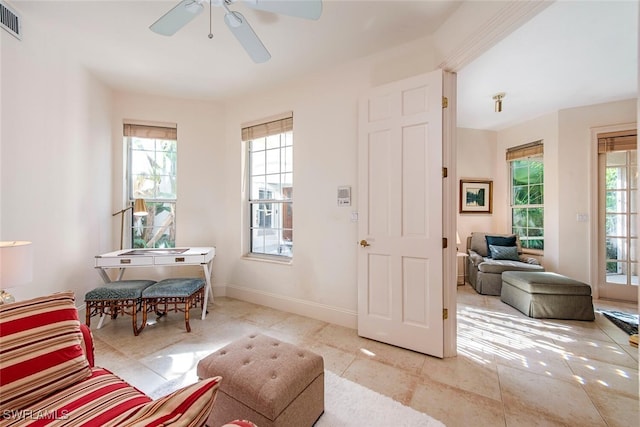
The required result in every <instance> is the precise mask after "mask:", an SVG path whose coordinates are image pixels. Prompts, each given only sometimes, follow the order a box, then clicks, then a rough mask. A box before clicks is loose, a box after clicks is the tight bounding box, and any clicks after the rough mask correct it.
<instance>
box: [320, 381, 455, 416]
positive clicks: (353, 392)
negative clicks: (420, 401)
mask: <svg viewBox="0 0 640 427" xmlns="http://www.w3.org/2000/svg"><path fill="white" fill-rule="evenodd" d="M363 425H366V426H367V427H389V426H393V427H401V426H406V427H423V426H424V427H443V426H444V424H442V423H441V422H440V421H438V420H436V419H434V418H431V417H430V416H428V415H427V414H424V413H422V412H419V411H416V410H415V409H413V408H410V407H408V406H404V405H402V404H401V403H399V402H396V401H395V400H393V399H391V398H389V397H387V396H383V395H382V394H379V393H376V392H375V391H372V390H369V389H368V388H366V387H363V386H361V385H360V384H356V383H354V382H352V381H349V380H346V379H344V378H341V377H339V376H337V375H336V374H334V373H332V372H330V371H324V414H323V415H322V416H321V417H320V419H319V420H318V422H317V423H316V424H315V427H350V426H363Z"/></svg>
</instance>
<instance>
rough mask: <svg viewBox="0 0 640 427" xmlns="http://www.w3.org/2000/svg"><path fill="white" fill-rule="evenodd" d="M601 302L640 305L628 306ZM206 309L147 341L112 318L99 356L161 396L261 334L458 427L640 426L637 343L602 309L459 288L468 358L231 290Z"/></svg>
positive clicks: (153, 332)
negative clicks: (548, 310)
mask: <svg viewBox="0 0 640 427" xmlns="http://www.w3.org/2000/svg"><path fill="white" fill-rule="evenodd" d="M595 305H596V310H597V309H599V308H610V309H618V310H624V311H628V312H636V313H637V307H636V306H635V305H630V304H622V303H612V302H605V301H596V303H595ZM199 316H200V310H199V309H195V310H193V312H192V321H191V328H192V332H191V333H186V331H185V329H184V318H183V317H182V314H181V313H170V314H169V315H168V316H166V317H164V318H162V319H160V320H159V321H158V322H157V323H155V324H153V325H150V326H148V327H147V328H146V329H145V330H144V331H143V332H142V333H141V334H140V335H139V336H137V337H135V336H134V335H133V333H132V331H131V322H130V319H129V318H126V319H125V318H119V319H116V320H115V321H107V322H105V325H104V326H103V327H102V328H101V329H99V330H96V329H94V330H93V333H94V337H95V344H96V364H98V365H99V366H104V367H106V368H108V369H110V370H112V371H113V372H114V373H116V374H118V375H120V376H122V377H123V378H124V379H126V380H127V381H129V382H130V383H131V384H133V385H134V386H136V387H138V388H139V389H141V390H142V391H144V392H146V393H148V394H149V395H151V396H152V397H160V396H162V395H164V394H166V393H168V392H170V391H172V390H173V389H175V388H178V387H179V386H182V385H186V384H190V383H192V382H194V381H196V374H195V367H196V364H197V362H198V360H200V359H201V358H203V357H205V356H206V355H207V354H209V353H211V352H213V351H214V350H216V349H218V348H220V347H222V346H224V345H226V344H228V343H229V342H231V341H232V340H234V339H235V338H236V337H238V336H241V335H244V334H248V333H250V332H255V331H258V332H262V333H265V334H268V335H271V336H274V337H276V338H278V339H281V340H283V341H287V342H291V343H294V344H298V345H302V346H305V347H307V348H309V349H311V350H313V351H316V352H317V353H319V354H321V355H322V356H323V357H324V360H325V368H326V369H329V370H331V371H332V372H334V373H336V374H338V375H341V376H343V377H345V378H347V379H349V380H351V381H355V382H357V383H360V384H362V385H363V386H365V387H368V388H370V389H372V390H375V391H377V392H379V393H382V394H385V395H387V396H389V397H391V398H393V399H395V400H397V401H399V402H401V403H403V404H405V405H408V406H411V407H413V408H414V409H417V410H419V411H423V412H425V413H427V414H429V415H430V416H432V417H434V418H437V419H439V420H441V421H442V422H444V423H445V424H446V425H447V426H449V427H454V426H469V425H474V426H509V427H511V426H534V425H535V426H581V427H583V426H612V427H613V426H637V425H640V419H639V404H638V349H637V348H634V347H631V346H630V345H629V344H628V336H627V335H626V334H625V333H624V332H623V331H621V330H620V329H618V328H617V327H616V326H615V325H613V323H611V322H609V321H608V320H607V319H606V318H604V317H603V316H602V315H600V314H596V317H597V318H596V321H595V322H580V321H561V320H537V319H530V318H528V317H526V316H523V315H522V314H521V313H520V312H518V311H516V310H515V309H513V308H511V307H510V306H508V305H506V304H503V303H502V302H501V301H500V299H499V297H492V296H483V295H478V294H476V293H475V291H473V290H472V289H471V288H470V287H469V285H466V286H460V287H458V357H455V358H450V359H444V360H440V359H436V358H432V357H429V356H425V355H422V354H418V353H415V352H411V351H408V350H403V349H400V348H397V347H393V346H389V345H385V344H382V343H379V342H375V341H370V340H367V339H363V338H360V337H358V335H357V334H356V331H354V330H352V329H348V328H344V327H340V326H336V325H333V324H329V323H325V322H321V321H317V320H314V319H309V318H305V317H301V316H298V315H294V314H290V313H286V312H282V311H278V310H273V309H270V308H267V307H263V306H259V305H255V304H250V303H247V302H243V301H239V300H234V299H230V298H216V300H215V303H214V304H213V305H212V306H211V305H210V307H209V315H208V316H207V319H206V320H205V321H201V320H200V318H199ZM95 323H96V324H97V322H95ZM363 349H364V350H367V351H366V352H364V351H362V350H363ZM391 380H393V381H391Z"/></svg>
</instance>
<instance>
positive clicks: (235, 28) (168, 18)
mask: <svg viewBox="0 0 640 427" xmlns="http://www.w3.org/2000/svg"><path fill="white" fill-rule="evenodd" d="M236 1H237V0H182V1H181V2H180V3H178V4H177V5H176V6H175V7H174V8H173V9H171V10H170V11H169V12H167V13H165V14H164V15H163V16H162V17H160V19H158V20H157V21H156V22H154V23H153V24H152V25H151V26H150V27H149V28H150V29H151V31H153V32H155V33H157V34H161V35H163V36H172V35H174V34H175V33H176V32H177V31H178V30H179V29H181V28H182V27H184V26H185V25H187V24H188V23H189V22H191V20H192V19H193V18H195V17H196V16H197V15H199V14H200V13H201V12H202V10H203V9H204V5H205V4H206V3H209V7H213V6H218V7H222V8H224V10H225V15H224V22H225V24H227V27H229V30H231V33H233V35H234V36H235V37H236V39H238V41H239V42H240V44H241V45H242V47H243V48H244V50H246V51H247V53H248V54H249V56H250V57H251V59H252V60H253V61H254V62H256V63H260V62H266V61H268V60H269V59H270V58H271V54H270V53H269V51H268V50H267V48H266V47H265V46H264V44H262V41H261V40H260V38H259V37H258V35H257V34H256V33H255V32H254V31H253V28H251V25H249V22H248V21H247V20H246V19H245V17H244V16H243V15H242V14H241V13H240V12H236V11H233V10H231V9H229V6H230V5H232V4H233V3H235V2H236ZM243 1H244V3H246V4H247V6H249V7H251V8H253V9H258V10H262V11H266V12H273V13H278V14H282V15H288V16H295V17H297V18H306V19H318V18H320V15H321V14H322V0H243ZM209 37H210V38H211V37H213V36H212V35H211V34H210V35H209Z"/></svg>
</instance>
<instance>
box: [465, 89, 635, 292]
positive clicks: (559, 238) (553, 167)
mask: <svg viewBox="0 0 640 427" xmlns="http://www.w3.org/2000/svg"><path fill="white" fill-rule="evenodd" d="M636 114H637V113H636V100H635V99H631V100H627V101H620V102H612V103H606V104H599V105H592V106H585V107H579V108H570V109H564V110H560V111H558V112H555V113H550V114H547V115H545V116H542V117H538V118H536V119H533V120H529V121H527V122H524V123H521V124H519V125H516V126H513V127H510V128H508V129H504V130H501V131H499V132H497V138H496V145H495V151H494V153H495V159H494V161H493V171H494V172H493V178H494V209H493V212H494V213H493V215H492V221H493V223H492V231H494V232H504V233H506V232H509V226H510V219H509V217H510V210H509V169H508V167H507V164H506V161H505V152H506V149H507V148H509V147H514V146H517V145H521V144H526V143H528V142H533V141H537V140H542V141H543V142H544V163H545V173H544V180H545V194H544V198H545V200H544V202H545V213H544V226H545V249H544V256H543V257H539V258H540V260H541V262H542V263H543V265H544V266H545V268H546V269H547V270H548V271H555V272H558V273H560V274H564V275H567V276H570V277H573V278H575V279H577V280H581V281H584V282H587V283H589V282H590V275H589V269H590V251H591V250H592V249H591V248H590V240H589V230H590V221H594V220H596V218H589V220H588V221H587V222H583V221H577V214H588V213H589V208H590V202H591V198H592V197H596V195H595V194H592V193H591V192H590V184H589V183H590V177H591V174H593V173H596V171H594V170H592V168H591V160H590V158H591V157H590V156H591V149H592V147H590V144H591V142H592V141H591V128H593V127H599V126H607V125H616V124H621V123H630V122H633V121H635V118H636ZM481 136H482V133H477V132H476V133H471V131H469V130H463V131H462V132H460V130H459V138H458V174H459V176H465V175H467V174H469V173H473V172H471V171H474V168H478V167H479V166H477V165H476V163H477V162H476V159H478V158H481V157H480V154H479V153H477V152H473V151H472V150H471V149H469V147H468V145H469V144H471V143H472V140H474V139H475V140H478V141H481V140H482V138H481ZM491 143H492V142H491V138H488V139H487V140H485V144H486V145H488V146H491ZM463 147H467V148H468V151H465V149H464V148H463ZM488 163H491V162H490V161H488ZM474 172H475V171H474ZM478 173H480V172H478ZM458 221H459V229H464V228H466V227H468V226H469V219H467V218H466V216H459V219H458ZM473 225H474V226H475V225H476V224H473ZM482 225H486V224H482Z"/></svg>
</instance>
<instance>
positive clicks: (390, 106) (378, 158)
mask: <svg viewBox="0 0 640 427" xmlns="http://www.w3.org/2000/svg"><path fill="white" fill-rule="evenodd" d="M442 79H443V77H442V70H436V71H433V72H431V73H428V74H424V75H420V76H416V77H412V78H409V79H405V80H402V81H398V82H394V83H390V84H387V85H384V86H379V87H376V88H373V89H371V90H370V91H369V93H368V94H367V95H366V96H364V97H363V98H361V100H360V105H359V143H358V150H359V151H358V161H359V171H358V191H359V193H358V199H359V206H360V208H359V211H360V215H359V227H358V240H359V249H358V251H359V253H358V334H359V335H360V336H363V337H366V338H371V339H374V340H377V341H382V342H385V343H388V344H392V345H396V346H399V347H403V348H408V349H411V350H415V351H418V352H421V353H425V354H429V355H432V356H436V357H443V348H444V345H443V339H444V338H443V295H442V293H443V264H442V257H443V249H442V236H443V231H442V228H443V227H442V147H443V141H442Z"/></svg>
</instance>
